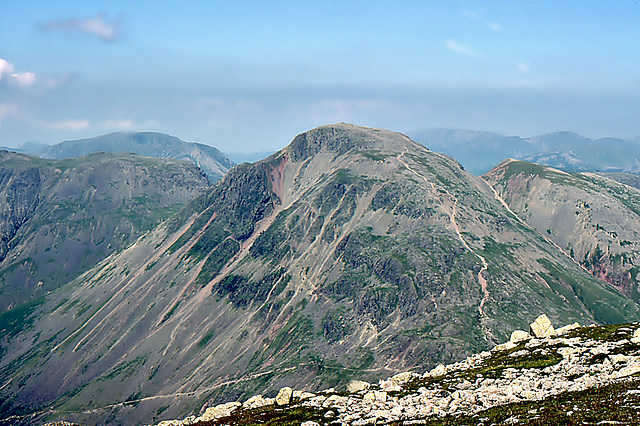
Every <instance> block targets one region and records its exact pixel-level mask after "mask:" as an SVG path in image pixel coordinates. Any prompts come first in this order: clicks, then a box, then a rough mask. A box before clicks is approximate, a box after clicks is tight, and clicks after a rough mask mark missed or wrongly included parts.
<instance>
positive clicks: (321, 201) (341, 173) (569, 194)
mask: <svg viewBox="0 0 640 426" xmlns="http://www.w3.org/2000/svg"><path fill="white" fill-rule="evenodd" d="M463 136H464V135H463ZM464 137H467V136H464ZM461 138H462V136H461ZM103 155H104V154H103ZM61 167H62V166H60V165H58V166H55V167H53V169H56V170H58V169H60V168H61ZM23 169H24V168H23ZM23 169H20V170H23ZM65 170H67V169H65V168H63V169H62V170H61V171H60V172H55V170H53V172H52V173H57V174H56V176H58V175H59V176H66V175H64V172H65ZM15 173H17V172H15ZM86 173H88V172H84V173H75V174H72V175H69V178H70V179H71V176H76V175H77V176H84V175H85V174H86ZM126 176H127V178H126V179H124V181H122V183H119V184H118V187H122V186H123V185H126V182H131V181H135V182H144V179H143V178H141V177H139V176H144V174H143V173H141V172H136V173H133V172H132V173H131V174H127V175H126ZM616 177H617V179H618V180H624V176H623V175H617V176H616ZM136 179H137V180H136ZM485 179H486V180H485ZM103 180H106V181H107V182H108V179H103ZM65 181H66V179H62V180H61V182H65ZM185 184H186V185H187V186H189V184H188V183H187V182H185ZM154 185H155V184H154ZM556 185H560V186H558V188H559V190H558V192H554V188H555V187H556ZM82 187H83V188H84V189H83V191H86V192H83V193H82V194H81V196H76V197H75V198H76V199H77V201H75V202H74V203H72V204H69V206H68V207H67V204H64V203H62V200H61V201H60V202H61V207H60V208H57V209H55V210H54V211H56V212H60V214H63V213H64V214H66V215H70V216H71V217H75V216H74V215H75V214H77V213H76V212H83V214H85V213H84V212H85V210H87V215H88V214H89V213H90V212H89V211H88V209H89V206H86V205H84V204H81V205H80V206H79V205H78V203H80V201H82V202H84V203H87V202H88V201H84V200H90V198H88V197H90V194H91V191H92V187H91V184H90V182H89V181H87V183H86V184H85V185H84V186H82ZM109 187H110V186H109V185H106V188H109ZM594 191H597V192H598V193H602V196H599V195H598V194H595V193H593V192H594ZM50 192H51V191H47V192H45V194H49V193H50ZM57 192H58V193H59V194H60V193H62V192H61V191H57ZM162 192H166V190H165V189H163V190H162ZM539 197H542V199H539ZM14 198H15V199H17V198H19V197H17V196H14ZM639 200H640V191H639V190H637V189H635V188H633V187H631V186H628V185H622V184H620V183H618V182H616V181H613V180H611V179H607V178H602V177H597V176H596V177H583V175H572V174H569V173H565V172H560V171H556V170H552V169H550V168H548V167H544V166H535V165H531V164H530V163H523V162H508V163H503V164H501V165H500V166H499V167H498V168H496V169H495V170H494V171H493V172H491V173H489V174H487V175H485V176H484V178H483V177H479V176H475V175H473V174H471V173H470V172H468V171H466V170H464V169H463V168H462V167H460V165H459V164H458V162H457V161H455V160H453V159H452V158H450V157H448V156H446V155H443V154H439V153H435V152H433V151H430V150H428V149H426V148H425V147H424V146H422V145H420V144H418V143H416V142H414V141H412V140H411V139H409V138H408V137H406V136H404V135H401V134H398V133H394V132H389V131H385V130H380V129H371V128H364V127H358V126H354V125H350V124H344V123H342V124H335V125H329V126H322V127H319V128H316V129H313V130H310V131H308V132H305V133H303V134H300V135H298V136H296V137H295V138H294V139H293V141H292V142H291V143H290V144H289V145H288V146H287V147H286V148H284V149H282V150H281V151H279V152H277V153H275V154H273V155H271V156H269V157H268V158H266V159H264V160H262V161H259V162H257V163H254V164H246V163H245V164H241V165H239V166H237V167H234V168H233V169H231V170H230V171H229V172H228V173H227V174H226V176H225V177H224V178H223V179H222V180H221V181H220V182H219V183H218V184H216V185H215V186H213V187H212V188H211V189H209V190H207V191H206V192H205V193H204V194H203V195H202V196H200V197H198V198H196V199H195V200H193V201H192V202H191V203H190V204H189V205H188V206H187V207H186V208H185V209H183V210H181V211H180V212H179V213H178V214H176V215H174V216H172V217H171V218H170V219H169V220H168V221H167V222H164V224H163V225H162V226H159V227H155V228H153V229H152V230H150V231H148V232H147V233H145V234H144V235H142V236H141V237H140V238H138V239H136V240H135V242H132V243H130V244H129V245H128V246H126V247H125V248H123V249H121V250H120V251H118V252H115V253H113V254H111V255H110V256H109V257H106V258H104V259H102V260H101V261H99V262H96V265H95V267H94V268H92V269H91V270H89V271H87V272H85V273H84V274H83V275H82V276H80V277H78V278H77V279H76V280H74V281H71V282H69V283H68V284H66V285H63V286H60V287H58V288H57V289H55V290H54V291H52V292H50V293H45V294H43V295H42V299H41V300H39V301H38V303H34V304H30V305H29V304H27V305H22V306H16V307H15V309H14V310H11V311H7V312H4V313H3V314H2V315H1V316H0V325H2V327H4V329H3V330H4V332H3V333H2V340H0V347H1V358H0V382H1V383H2V384H3V386H2V387H0V401H1V402H2V405H1V412H2V416H1V417H3V418H9V417H11V416H12V417H11V421H12V422H13V423H20V422H22V423H24V424H33V423H38V422H42V421H46V420H67V421H75V422H79V423H87V424H95V423H106V422H109V423H124V424H142V423H145V424H148V423H150V422H156V421H159V420H163V419H175V418H182V417H184V416H186V415H189V414H192V413H193V412H194V411H198V410H199V409H200V408H202V407H203V406H205V405H206V404H209V403H212V402H215V401H229V400H241V399H246V398H247V397H248V396H251V395H254V394H271V395H274V394H275V392H276V391H277V389H279V388H280V387H282V386H285V385H295V386H296V387H299V386H304V387H305V388H307V389H309V390H314V391H316V390H320V389H323V388H326V387H332V386H344V385H346V383H347V382H348V381H350V380H351V379H364V380H372V379H374V380H377V379H379V378H381V377H387V376H390V375H393V374H395V373H397V372H401V371H407V370H417V369H420V370H424V369H425V368H429V367H432V366H434V365H435V364H437V363H439V362H443V363H448V362H452V361H457V360H461V359H463V358H465V357H466V356H468V355H471V354H472V353H475V352H478V351H482V350H484V349H488V348H490V347H492V346H493V345H494V344H495V343H499V342H503V341H506V340H508V337H509V335H510V333H511V331H512V330H514V329H518V328H520V329H521V328H526V327H527V326H528V323H529V322H530V318H531V316H532V315H533V316H536V315H538V314H539V313H546V314H547V315H548V316H549V317H550V318H551V320H552V321H553V322H554V323H556V324H567V323H571V322H573V321H578V322H579V323H581V324H590V323H592V322H599V323H614V322H630V321H637V320H639V319H640V307H639V305H638V300H639V299H638V297H637V291H638V284H637V278H636V275H637V271H636V269H635V268H636V265H639V263H638V262H637V256H636V255H635V252H636V248H637V247H639V246H640V237H638V235H640V220H637V219H634V218H638V217H639V216H638V212H637V210H638V209H639V208H638V203H640V201H639ZM580 203H582V204H580ZM585 204H586V205H585ZM6 205H9V206H13V205H15V202H14V201H10V202H7V204H6ZM605 205H606V206H608V207H609V208H608V209H607V208H605V207H604V206H605ZM25 206H27V207H25V208H24V209H27V210H28V206H29V204H28V203H26V204H25ZM554 206H557V207H558V206H562V207H558V208H554ZM64 208H66V210H64ZM24 209H23V210H24ZM124 211H125V212H128V211H129V210H128V209H125V210H124ZM608 212H610V213H608ZM95 216H96V217H97V218H98V219H97V220H98V221H100V219H99V218H100V217H101V216H100V215H98V214H95ZM565 216H567V217H570V218H573V221H566V224H567V225H566V226H565V225H564V224H565V222H564V217H565ZM132 217H136V215H132ZM77 219H78V220H80V219H83V217H77ZM62 220H63V219H62V218H58V219H56V223H59V222H62ZM16 223H19V221H17V222H16ZM87 223H88V225H89V226H88V227H87V228H86V229H89V230H90V229H93V228H92V226H97V225H96V224H95V223H94V224H93V225H90V223H92V222H87ZM83 229H84V228H83ZM76 232H77V233H79V232H80V231H76ZM87 232H88V231H87ZM574 234H575V235H574ZM614 234H617V235H618V236H619V237H620V238H619V239H616V237H615V236H614ZM47 235H51V232H50V233H49V234H47ZM73 235H74V234H71V233H67V234H64V236H61V237H58V236H57V237H55V238H53V239H52V240H51V243H49V242H47V243H46V244H44V245H42V247H43V251H44V250H46V248H47V247H48V246H52V244H53V243H55V242H57V243H58V244H62V243H61V241H64V240H65V239H73ZM115 235H118V233H115ZM47 241H48V240H47ZM23 250H24V249H23ZM22 262H23V263H25V262H26V261H25V260H23V261H22ZM26 263H28V262H26ZM19 264H20V263H19ZM39 264H40V263H39ZM609 278H610V279H609ZM612 284H613V285H612ZM472 379H473V380H475V378H472Z"/></svg>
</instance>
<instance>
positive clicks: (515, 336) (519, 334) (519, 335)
mask: <svg viewBox="0 0 640 426" xmlns="http://www.w3.org/2000/svg"><path fill="white" fill-rule="evenodd" d="M529 338H531V335H530V334H529V333H527V332H526V331H523V330H515V331H514V332H513V333H511V338H510V339H509V341H510V342H511V343H518V342H522V341H523V340H528V339H529Z"/></svg>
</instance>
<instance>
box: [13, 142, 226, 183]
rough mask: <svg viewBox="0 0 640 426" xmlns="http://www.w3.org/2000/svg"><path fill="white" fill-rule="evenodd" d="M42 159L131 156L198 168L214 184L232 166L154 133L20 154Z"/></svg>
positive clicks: (32, 147) (205, 150)
mask: <svg viewBox="0 0 640 426" xmlns="http://www.w3.org/2000/svg"><path fill="white" fill-rule="evenodd" d="M21 151H23V152H26V153H29V154H34V155H38V156H41V157H44V158H51V159H63V158H74V157H81V156H84V155H88V154H92V153H94V152H111V153H133V154H138V155H142V156H145V157H156V158H170V159H174V160H186V161H190V162H192V163H194V164H195V165H196V166H198V167H200V168H201V169H202V171H204V173H205V174H206V175H207V177H208V178H209V180H210V181H211V182H216V181H218V180H220V179H221V178H222V176H224V175H225V173H227V171H229V169H230V168H231V167H233V166H234V165H235V164H234V163H233V161H231V160H229V159H228V158H227V157H226V156H225V155H224V154H223V153H222V152H220V151H219V150H218V149H216V148H214V147H212V146H209V145H205V144H201V143H195V142H184V141H182V140H180V139H178V138H176V137H174V136H169V135H166V134H163V133H155V132H138V133H110V134H108V135H103V136H98V137H95V138H89V139H78V140H70V141H64V142H60V143H57V144H55V145H50V146H43V145H39V144H28V145H25V146H24V147H23V149H22V150H21Z"/></svg>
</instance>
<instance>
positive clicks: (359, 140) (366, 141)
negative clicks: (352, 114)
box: [287, 123, 421, 161]
mask: <svg viewBox="0 0 640 426" xmlns="http://www.w3.org/2000/svg"><path fill="white" fill-rule="evenodd" d="M416 147H421V145H419V144H417V143H416V142H414V141H412V140H411V139H409V138H408V137H407V136H405V135H403V134H401V133H397V132H392V131H390V130H383V129H374V128H370V127H362V126H356V125H355V124H349V123H336V124H329V125H325V126H320V127H316V128H315V129H312V130H309V131H307V132H304V133H301V134H299V135H298V136H296V137H295V138H294V139H293V141H292V142H291V144H290V145H289V146H288V147H287V151H288V153H289V155H290V156H291V159H292V160H293V161H303V160H305V159H307V158H308V157H310V156H312V155H314V154H317V153H319V152H321V151H333V152H335V153H337V154H344V153H346V152H348V151H350V150H352V149H385V150H398V151H403V150H407V149H411V148H416Z"/></svg>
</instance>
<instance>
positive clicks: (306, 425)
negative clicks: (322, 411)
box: [300, 421, 320, 426]
mask: <svg viewBox="0 0 640 426" xmlns="http://www.w3.org/2000/svg"><path fill="white" fill-rule="evenodd" d="M300 426H320V424H319V423H316V422H312V421H308V422H303V423H300Z"/></svg>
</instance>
